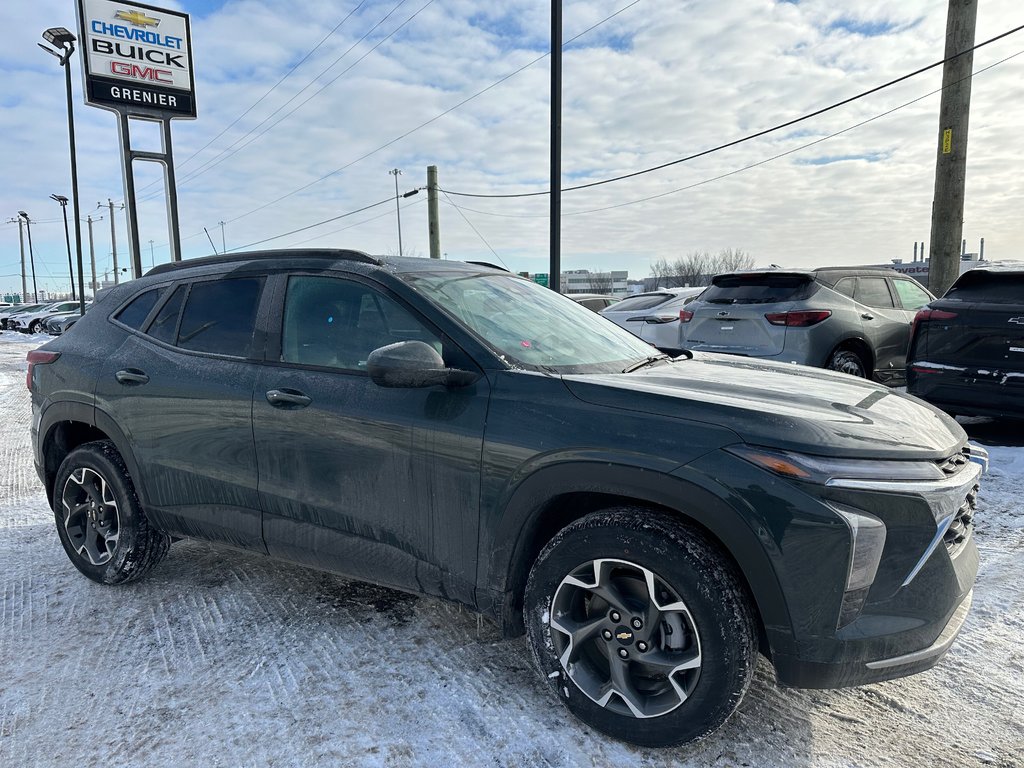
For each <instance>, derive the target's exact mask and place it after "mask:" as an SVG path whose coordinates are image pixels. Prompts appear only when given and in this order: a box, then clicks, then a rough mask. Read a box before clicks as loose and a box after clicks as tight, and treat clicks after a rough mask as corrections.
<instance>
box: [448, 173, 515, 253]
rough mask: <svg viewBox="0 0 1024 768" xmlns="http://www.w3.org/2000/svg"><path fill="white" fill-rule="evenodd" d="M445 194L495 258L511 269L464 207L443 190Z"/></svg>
mask: <svg viewBox="0 0 1024 768" xmlns="http://www.w3.org/2000/svg"><path fill="white" fill-rule="evenodd" d="M442 192H443V190H442ZM443 194H444V196H445V197H446V198H447V199H448V203H449V204H450V205H451V207H452V208H454V209H455V210H456V211H458V212H459V215H460V216H461V217H462V219H463V221H465V222H466V223H467V224H469V228H470V229H472V230H473V231H474V232H476V236H477V237H479V238H480V240H481V242H483V244H484V245H486V246H487V248H488V250H489V251H490V252H491V253H493V254H494V258H496V259H497V260H498V261H500V262H501V264H502V266H503V267H505V269H509V266H508V264H506V263H505V260H504V259H503V258H501V256H499V255H498V252H497V251H496V250H494V248H492V247H491V244H490V243H488V242H487V238H485V237H484V236H483V235H481V234H480V230H479V229H477V228H476V227H474V226H473V222H472V221H470V220H469V218H468V217H467V216H466V214H465V213H463V212H462V209H461V208H460V207H459V206H457V205H456V204H455V201H454V200H452V199H451V198H450V197H448V193H447V192H443ZM509 271H510V272H511V271H512V270H510V269H509Z"/></svg>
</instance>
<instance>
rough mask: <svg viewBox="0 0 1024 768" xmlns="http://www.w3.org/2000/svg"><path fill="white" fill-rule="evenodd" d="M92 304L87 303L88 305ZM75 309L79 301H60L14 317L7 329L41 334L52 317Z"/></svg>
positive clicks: (9, 320)
mask: <svg viewBox="0 0 1024 768" xmlns="http://www.w3.org/2000/svg"><path fill="white" fill-rule="evenodd" d="M91 303H92V302H86V304H91ZM75 309H78V302H77V301H58V302H56V303H55V304H49V305H47V306H45V307H41V308H38V309H34V310H31V311H29V312H22V313H20V314H17V315H13V316H12V317H11V318H9V319H8V321H7V327H8V328H10V329H12V330H15V331H21V332H22V333H41V332H42V330H43V323H44V322H45V321H46V319H47V318H48V317H50V315H56V314H58V313H59V312H71V311H73V310H75Z"/></svg>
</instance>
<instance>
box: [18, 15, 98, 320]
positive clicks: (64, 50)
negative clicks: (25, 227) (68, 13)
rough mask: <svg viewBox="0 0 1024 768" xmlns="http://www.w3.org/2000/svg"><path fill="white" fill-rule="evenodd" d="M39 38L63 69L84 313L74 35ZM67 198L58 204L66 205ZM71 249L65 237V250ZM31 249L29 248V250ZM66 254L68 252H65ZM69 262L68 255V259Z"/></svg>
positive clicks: (51, 32)
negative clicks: (73, 80) (73, 94)
mask: <svg viewBox="0 0 1024 768" xmlns="http://www.w3.org/2000/svg"><path fill="white" fill-rule="evenodd" d="M43 40H45V41H46V42H48V43H49V44H50V45H52V46H53V47H54V48H56V49H57V50H56V51H55V50H53V48H48V47H47V46H45V45H43V44H42V43H37V45H38V46H39V47H40V48H42V49H43V50H44V51H46V52H47V53H48V54H50V55H51V56H55V57H56V58H57V61H59V62H60V65H61V67H63V68H64V85H65V89H66V90H67V96H68V144H69V146H70V148H71V194H72V196H73V197H74V209H75V249H76V253H77V254H78V309H79V312H81V313H82V314H83V315H84V314H85V274H84V273H85V270H84V269H82V222H81V218H82V216H81V212H80V211H79V210H78V159H77V157H76V156H75V110H74V105H73V103H72V100H71V54H73V53H74V52H75V40H76V38H75V36H74V35H73V34H71V32H69V31H68V30H67V29H65V28H64V27H51V28H50V29H48V30H46V31H45V32H43ZM66 204H67V200H66V199H65V202H64V203H62V205H66ZM64 222H65V227H66V226H67V209H66V208H65V210H64ZM70 248H71V242H70V238H68V249H69V250H70ZM30 251H31V249H30ZM69 257H70V254H69ZM69 261H70V258H69ZM74 279H75V273H74V270H72V271H71V281H72V282H71V287H72V290H71V294H72V296H74Z"/></svg>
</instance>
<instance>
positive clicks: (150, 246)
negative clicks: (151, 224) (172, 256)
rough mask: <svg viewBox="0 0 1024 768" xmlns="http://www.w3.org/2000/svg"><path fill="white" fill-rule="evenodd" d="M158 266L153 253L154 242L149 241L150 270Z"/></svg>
mask: <svg viewBox="0 0 1024 768" xmlns="http://www.w3.org/2000/svg"><path fill="white" fill-rule="evenodd" d="M155 266H156V255H155V254H154V253H153V241H152V240H150V241H149V268H150V269H152V268H153V267H155Z"/></svg>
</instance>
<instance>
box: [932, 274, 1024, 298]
mask: <svg viewBox="0 0 1024 768" xmlns="http://www.w3.org/2000/svg"><path fill="white" fill-rule="evenodd" d="M943 298H946V299H955V300H956V301H974V302H978V303H984V304H1024V274H1019V273H1014V272H987V271H985V270H982V269H979V270H977V271H971V272H965V273H964V274H963V275H962V276H961V277H960V279H959V280H957V281H956V282H955V283H954V284H953V287H952V288H950V289H949V292H948V293H947V294H946V295H945V296H944V297H943Z"/></svg>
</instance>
